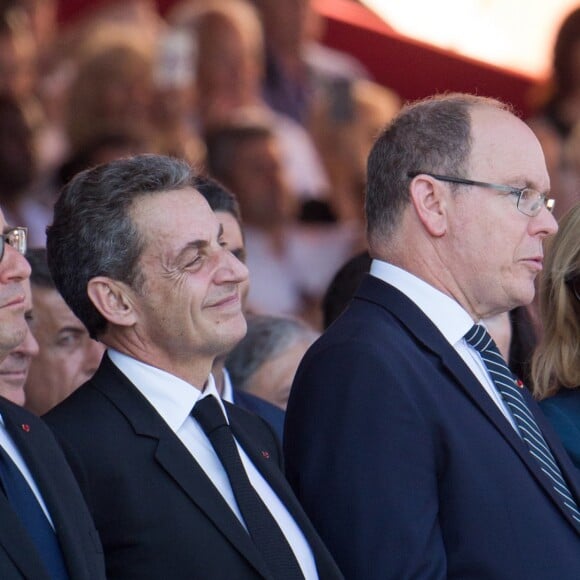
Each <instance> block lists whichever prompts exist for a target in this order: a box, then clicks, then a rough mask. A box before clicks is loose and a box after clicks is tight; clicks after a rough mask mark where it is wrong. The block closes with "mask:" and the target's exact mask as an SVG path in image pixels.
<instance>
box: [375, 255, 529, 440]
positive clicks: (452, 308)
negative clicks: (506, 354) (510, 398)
mask: <svg viewBox="0 0 580 580" xmlns="http://www.w3.org/2000/svg"><path fill="white" fill-rule="evenodd" d="M370 273H371V275H373V276H375V277H376V278H379V279H380V280H383V281H384V282H387V283H388V284H390V285H391V286H394V287H395V288H397V289H398V290H400V291H401V292H403V294H405V296H407V298H409V299H410V300H412V301H413V302H414V303H415V304H416V305H417V306H418V307H419V308H420V309H421V310H422V311H423V313H424V314H425V316H427V318H429V320H431V322H433V324H434V325H435V326H436V327H437V328H438V329H439V331H440V332H441V334H443V336H444V337H445V339H446V340H447V342H449V344H450V345H451V346H452V347H453V348H454V349H455V350H456V351H457V354H458V355H459V356H460V357H461V358H462V359H463V360H464V361H465V364H466V365H467V366H468V367H469V368H470V370H471V371H472V372H473V374H474V375H475V376H476V377H477V379H478V380H479V382H480V383H481V385H482V387H483V388H484V389H485V392H486V393H487V394H488V395H489V397H490V398H491V400H492V401H493V402H494V403H495V404H496V405H497V407H498V408H499V410H500V411H501V412H502V414H503V415H504V417H505V418H506V419H507V420H508V421H509V423H510V425H511V426H512V427H513V428H514V430H515V431H516V433H518V435H519V432H518V430H517V428H516V426H515V423H514V420H513V418H512V416H511V413H510V411H509V410H508V408H507V406H506V404H505V403H504V401H503V399H502V397H501V395H500V394H499V393H498V391H497V389H496V387H495V385H494V383H493V380H492V378H491V377H490V376H489V372H488V370H487V367H486V366H485V363H484V362H483V360H482V358H481V355H480V354H479V352H478V351H477V350H475V349H474V348H473V347H472V346H471V345H469V344H467V342H466V340H465V338H464V337H465V335H466V334H467V333H468V332H469V330H470V329H471V327H472V326H473V325H474V324H475V323H474V321H473V320H472V318H471V316H470V315H469V314H468V313H467V311H466V310H464V309H463V308H462V307H461V306H460V304H459V303H458V302H456V301H455V300H454V299H453V298H451V297H450V296H447V294H444V293H443V292H441V291H440V290H437V289H436V288H434V287H433V286H431V285H430V284H427V282H425V281H423V280H421V279H420V278H417V276H414V275H413V274H410V273H409V272H407V271H405V270H402V269H401V268H398V267H397V266H393V265H392V264H388V263H387V262H383V261H381V260H376V259H375V260H373V261H372V263H371V270H370ZM480 323H481V322H480ZM483 326H485V325H483Z"/></svg>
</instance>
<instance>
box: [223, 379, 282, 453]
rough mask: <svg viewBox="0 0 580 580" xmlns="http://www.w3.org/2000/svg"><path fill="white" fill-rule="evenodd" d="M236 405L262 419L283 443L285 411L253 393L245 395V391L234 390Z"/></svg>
mask: <svg viewBox="0 0 580 580" xmlns="http://www.w3.org/2000/svg"><path fill="white" fill-rule="evenodd" d="M234 404H235V405H237V406H238V407H241V408H242V409H245V410H246V411H250V413H254V414H256V415H258V417H262V419H264V421H266V423H268V424H269V425H270V427H272V429H273V430H274V432H275V433H276V435H277V436H278V440H279V441H280V442H282V437H283V436H284V411H282V409H280V407H276V405H272V403H269V402H268V401H264V399H260V397H256V396H254V395H252V394H251V393H245V392H244V391H238V390H237V389H234Z"/></svg>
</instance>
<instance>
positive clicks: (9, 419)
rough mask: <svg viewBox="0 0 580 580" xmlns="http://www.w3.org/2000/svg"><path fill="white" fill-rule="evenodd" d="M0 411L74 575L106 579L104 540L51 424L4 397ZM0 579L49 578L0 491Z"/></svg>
mask: <svg viewBox="0 0 580 580" xmlns="http://www.w3.org/2000/svg"><path fill="white" fill-rule="evenodd" d="M0 413H1V414H2V417H3V419H4V424H5V426H6V430H7V431H8V433H9V435H10V436H11V437H12V440H13V441H14V443H15V445H16V446H17V447H18V449H19V451H20V453H21V454H22V457H23V458H24V461H25V462H26V465H27V466H28V469H29V470H30V472H31V474H32V476H33V478H34V481H35V482H36V485H37V486H38V488H39V490H40V493H41V494H42V497H43V499H44V502H45V504H46V507H47V508H48V511H49V512H50V516H51V518H52V521H53V523H54V526H55V531H56V533H57V535H58V538H59V541H60V545H61V549H62V552H63V556H64V560H65V563H66V566H67V569H68V572H69V575H70V578H71V580H99V579H101V578H102V579H104V578H105V565H104V560H103V549H102V546H101V542H100V540H99V537H98V534H97V531H96V529H95V526H94V524H93V522H92V519H91V516H90V514H89V511H88V510H87V506H86V504H85V502H84V500H83V496H82V494H81V492H80V490H79V487H78V485H77V483H76V481H75V478H74V476H73V474H72V472H71V470H70V468H69V466H68V465H67V463H66V460H65V458H64V455H63V453H62V451H61V449H60V448H59V446H58V444H57V442H56V441H55V438H54V437H53V435H52V433H51V432H50V429H48V428H47V427H46V425H45V424H44V423H43V422H42V421H41V420H40V419H39V418H38V417H36V416H34V415H32V414H31V413H29V412H28V411H26V410H24V409H22V408H21V407H19V406H17V405H14V404H13V403H11V402H10V401H7V400H6V399H4V398H2V397H0ZM0 578H2V580H13V579H14V580H16V579H19V580H22V579H23V578H26V579H29V580H49V577H48V575H47V573H46V572H45V569H44V568H43V565H42V563H41V561H40V558H39V556H38V555H37V553H36V549H35V547H34V545H33V544H32V541H31V540H30V539H29V538H28V536H27V535H26V532H25V530H24V528H23V526H22V524H21V523H20V520H19V519H18V517H17V516H16V514H15V513H14V511H13V510H12V509H11V508H10V505H9V504H8V501H7V499H6V496H5V495H4V494H3V493H0Z"/></svg>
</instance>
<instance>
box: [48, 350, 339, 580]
mask: <svg viewBox="0 0 580 580" xmlns="http://www.w3.org/2000/svg"><path fill="white" fill-rule="evenodd" d="M226 407H227V410H228V415H229V418H230V424H231V426H232V429H233V431H234V434H235V436H236V438H237V440H238V441H239V443H240V444H241V445H242V446H243V447H244V449H245V451H246V453H247V454H248V456H249V457H250V458H251V459H252V461H253V462H254V464H255V465H256V467H257V468H258V469H259V470H260V471H261V473H262V475H263V476H264V477H265V478H266V480H267V481H268V482H269V483H270V485H271V486H272V488H273V489H274V490H275V491H276V493H277V494H278V496H279V497H280V498H281V500H282V501H283V502H284V503H285V505H286V506H287V508H288V509H289V511H290V513H291V514H292V515H293V516H294V517H295V519H296V521H297V523H298V524H299V525H300V527H301V528H302V530H303V531H304V534H305V536H306V538H307V539H308V541H309V542H310V545H311V547H312V549H313V552H314V554H315V558H316V562H317V565H318V570H319V573H320V577H321V578H337V577H340V573H339V572H338V569H337V568H336V565H335V564H334V562H333V560H332V558H331V557H330V555H329V553H328V551H327V550H326V548H325V547H324V546H323V544H322V542H321V541H320V539H319V537H318V536H317V535H316V532H315V531H314V529H313V528H312V525H311V524H310V522H309V521H308V519H307V518H306V516H305V514H304V512H303V510H302V509H301V508H300V506H299V504H298V502H297V501H296V499H295V497H294V495H293V493H292V491H291V490H290V487H289V486H288V484H287V482H286V480H285V479H284V476H283V475H282V473H281V471H280V470H279V468H278V464H279V461H280V459H281V457H280V449H279V446H278V444H277V442H276V438H275V436H274V434H273V433H272V431H271V429H270V428H269V427H268V426H267V425H266V423H265V422H263V421H262V420H261V419H259V418H258V417H255V416H254V415H250V414H249V413H247V412H246V411H244V410H242V409H239V408H237V407H235V406H234V405H229V404H226ZM46 421H47V422H48V424H49V425H50V426H51V427H52V429H53V430H54V431H55V433H56V434H57V435H58V438H59V439H60V440H61V441H62V442H63V444H64V447H65V452H67V453H68V455H69V458H70V461H71V464H72V466H73V469H74V471H75V473H76V475H77V478H78V480H79V482H80V485H81V489H82V490H83V492H84V494H85V497H86V499H87V503H88V504H89V508H90V510H91V512H92V514H93V517H94V520H95V523H96V526H97V529H98V530H99V533H100V535H101V539H102V541H103V547H104V550H105V560H106V565H107V577H108V578H110V579H115V578H118V579H119V580H132V579H135V580H137V579H138V580H147V579H151V580H159V579H160V578H171V580H179V579H182V578H183V579H184V580H185V579H187V580H191V579H195V578H199V579H200V580H206V579H207V580H233V579H235V580H245V579H248V580H249V579H258V578H267V577H268V574H267V571H266V570H265V569H264V565H263V563H262V559H261V556H260V554H259V553H258V551H257V549H256V548H255V546H254V545H253V544H252V542H251V540H250V537H249V535H248V534H247V532H246V531H245V530H244V528H243V527H242V525H241V524H240V522H239V521H238V519H237V518H236V516H235V515H234V513H233V512H232V511H231V509H230V508H229V507H228V505H227V503H226V502H225V500H224V499H223V498H222V496H221V495H220V493H219V492H218V491H217V490H216V488H215V487H214V486H213V485H212V484H211V482H210V480H209V479H208V478H207V476H206V475H205V473H204V472H203V471H202V469H201V468H200V467H199V465H198V464H197V463H196V461H195V460H194V459H193V458H192V457H191V454H190V453H189V452H188V451H187V449H186V448H185V447H184V446H183V444H182V443H181V442H180V440H179V439H178V438H177V436H176V435H175V434H174V433H173V432H172V431H171V430H170V428H169V426H168V425H167V424H166V423H165V422H164V421H163V419H162V418H161V416H160V415H159V414H158V413H157V412H156V411H155V409H154V408H153V407H152V406H151V405H150V404H149V402H148V401H147V400H146V399H145V397H143V396H142V395H141V393H139V391H138V390H137V389H136V388H135V386H134V385H132V384H131V383H130V382H129V381H128V379H127V378H126V377H125V376H124V375H123V374H122V373H121V372H120V371H119V370H118V369H117V368H116V367H115V366H114V365H113V364H112V363H111V361H110V359H109V358H108V357H107V356H105V357H104V358H103V362H102V363H101V366H100V368H99V370H98V371H97V373H96V374H95V376H94V377H93V378H92V379H91V380H90V381H89V382H88V383H86V384H85V385H83V386H82V387H81V388H80V389H79V390H77V391H76V392H75V393H73V395H71V396H70V397H69V398H68V399H66V400H65V401H64V402H63V403H61V404H60V405H59V406H57V407H56V408H55V409H53V410H52V411H51V412H50V413H49V414H48V415H47V416H46Z"/></svg>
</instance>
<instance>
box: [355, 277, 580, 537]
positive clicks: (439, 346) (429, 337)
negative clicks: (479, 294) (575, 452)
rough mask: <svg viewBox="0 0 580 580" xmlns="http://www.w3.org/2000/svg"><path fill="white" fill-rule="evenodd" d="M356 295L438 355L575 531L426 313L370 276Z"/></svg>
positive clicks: (538, 472) (529, 459)
mask: <svg viewBox="0 0 580 580" xmlns="http://www.w3.org/2000/svg"><path fill="white" fill-rule="evenodd" d="M357 297H359V298H361V299H363V300H367V301H370V302H374V303H376V304H377V305H378V306H380V307H382V308H384V309H386V310H388V311H389V312H391V314H393V315H394V316H395V317H396V318H397V319H398V320H399V322H400V323H401V324H402V325H403V326H405V327H406V328H407V330H408V331H409V332H410V333H411V334H412V335H413V336H414V337H415V339H416V340H417V341H418V342H419V343H421V345H422V346H423V348H425V349H426V350H429V351H431V352H432V353H433V354H435V355H436V356H438V357H439V358H440V360H441V361H442V363H443V365H444V366H445V367H446V368H447V370H448V371H449V372H450V373H451V375H452V376H453V377H454V378H455V380H456V382H457V385H458V387H459V388H461V389H462V390H463V391H464V392H465V394H466V395H467V396H468V397H469V398H470V399H471V401H472V402H473V403H474V404H475V405H476V406H477V407H478V408H479V410H480V411H481V412H482V414H483V415H484V416H485V417H486V418H487V419H488V420H489V421H490V422H491V423H492V424H493V425H494V427H495V428H496V429H497V431H498V432H499V433H500V435H501V436H502V437H503V439H504V440H505V441H506V442H507V443H508V444H509V445H510V446H511V447H512V449H513V450H514V451H515V453H516V454H517V455H518V456H519V458H520V459H521V460H522V462H523V463H524V464H525V466H526V467H527V468H528V470H529V471H530V473H531V474H532V476H533V477H534V478H535V479H536V480H537V482H538V483H539V484H540V486H541V487H542V488H543V489H544V490H545V492H546V493H547V494H548V495H549V496H550V498H552V501H554V503H555V504H556V505H557V507H558V508H559V510H560V511H561V513H562V514H563V515H564V516H565V517H566V519H567V520H568V521H569V522H570V523H571V525H572V526H573V527H574V529H575V530H578V527H577V525H576V523H575V522H574V521H573V520H572V517H571V515H570V513H569V511H568V510H566V509H565V508H564V506H563V505H562V502H561V500H560V497H559V496H558V494H557V493H556V491H555V490H554V488H553V486H552V484H551V483H550V481H549V480H548V479H547V477H546V476H545V474H544V473H543V472H542V470H541V469H540V467H539V464H538V462H537V461H536V460H535V459H534V458H533V457H532V455H531V454H530V452H529V450H528V448H527V446H526V444H525V442H524V441H523V440H522V439H521V437H519V435H518V434H517V433H516V432H515V431H514V429H513V428H512V426H511V425H510V424H509V423H508V421H507V420H506V418H505V417H504V416H503V414H502V413H501V411H500V410H499V409H498V408H497V405H495V403H494V402H493V401H492V400H491V398H490V397H489V395H488V394H487V393H486V392H485V390H484V388H483V387H482V385H481V384H480V383H479V381H478V380H477V378H476V377H475V375H474V374H473V373H472V372H471V370H470V369H469V367H468V366H467V365H466V364H465V363H464V361H463V359H462V358H461V357H460V356H459V355H458V354H457V352H456V351H455V349H454V348H453V347H452V346H451V345H450V344H449V343H448V342H447V340H445V338H444V337H443V335H442V334H441V332H440V331H439V330H438V329H437V327H436V326H435V325H434V324H433V323H432V322H431V321H430V320H429V319H428V318H427V316H425V314H424V313H423V311H422V310H421V309H420V308H419V307H418V306H417V305H416V304H415V303H414V302H412V301H411V300H410V299H409V298H407V297H406V296H405V295H404V294H403V293H402V292H400V291H399V290H397V289H396V288H394V287H393V286H391V285H390V284H387V283H385V282H383V281H381V280H379V279H377V278H374V277H373V276H370V275H369V276H367V277H366V278H365V279H364V281H363V283H362V284H361V287H360V288H359V291H358V293H357ZM525 398H526V402H528V404H529V403H530V400H531V397H529V396H525ZM529 406H530V408H531V411H532V412H533V413H534V416H535V417H536V419H538V415H539V413H538V412H537V407H536V405H535V404H532V405H529ZM538 423H540V425H541V428H542V430H543V432H544V434H546V430H544V429H545V422H544V421H543V420H538ZM547 431H548V437H547V442H548V444H549V445H550V448H551V449H552V451H553V452H554V456H555V457H556V459H557V461H558V462H559V464H560V466H561V468H562V472H563V474H564V477H565V478H566V480H567V481H571V489H572V491H573V493H575V497H576V499H577V501H580V494H579V488H578V486H577V485H576V482H575V480H574V478H573V477H571V475H570V474H571V473H573V470H571V469H570V468H569V461H567V459H566V458H564V457H563V456H564V452H563V451H562V452H560V449H559V448H558V449H556V450H555V449H554V447H555V446H556V447H559V446H558V444H557V443H556V444H555V445H554V443H555V442H556V439H555V438H554V437H551V434H552V432H551V430H550V429H548V430H547Z"/></svg>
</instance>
